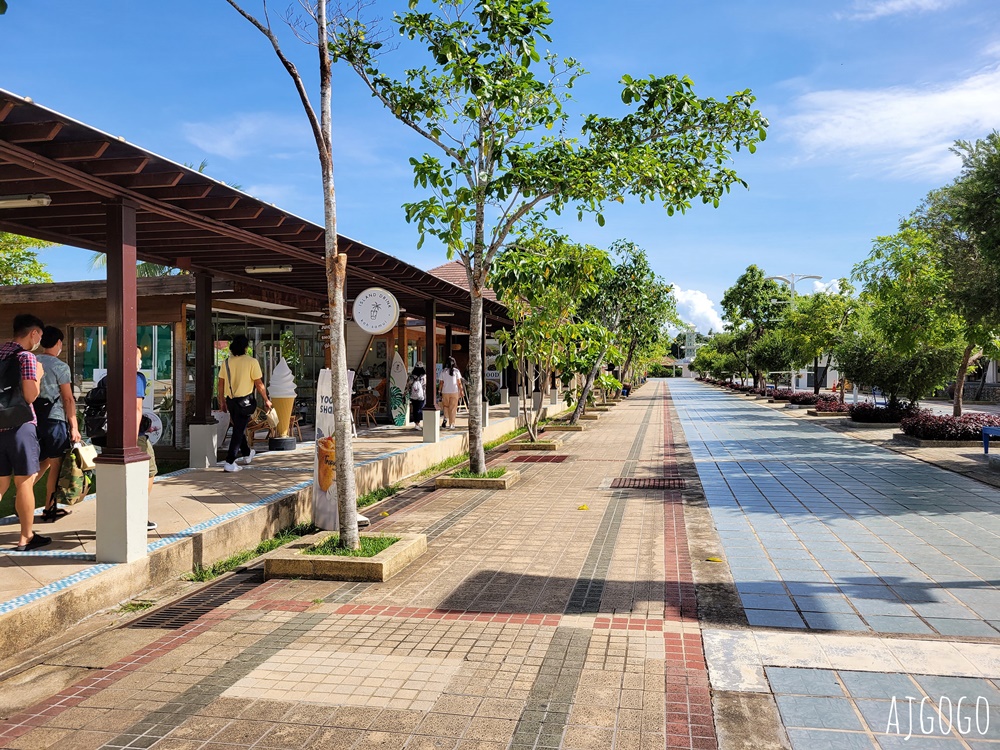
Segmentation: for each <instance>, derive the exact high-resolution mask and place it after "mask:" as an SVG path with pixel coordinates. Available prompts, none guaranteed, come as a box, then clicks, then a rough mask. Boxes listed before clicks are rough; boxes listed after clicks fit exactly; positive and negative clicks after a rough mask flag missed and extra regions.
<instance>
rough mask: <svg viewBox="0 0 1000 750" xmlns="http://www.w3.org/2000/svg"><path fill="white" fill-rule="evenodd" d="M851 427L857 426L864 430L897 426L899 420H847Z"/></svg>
mask: <svg viewBox="0 0 1000 750" xmlns="http://www.w3.org/2000/svg"><path fill="white" fill-rule="evenodd" d="M849 424H850V426H851V427H858V428H861V429H864V430H875V429H886V428H888V427H899V422H855V421H854V420H853V419H852V420H850V422H849Z"/></svg>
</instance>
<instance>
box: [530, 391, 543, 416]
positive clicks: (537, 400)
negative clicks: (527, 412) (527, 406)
mask: <svg viewBox="0 0 1000 750" xmlns="http://www.w3.org/2000/svg"><path fill="white" fill-rule="evenodd" d="M531 405H532V407H533V408H534V410H535V411H538V410H539V409H541V408H542V392H541V391H535V392H534V393H532V394H531Z"/></svg>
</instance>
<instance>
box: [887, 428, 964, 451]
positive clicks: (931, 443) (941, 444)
mask: <svg viewBox="0 0 1000 750" xmlns="http://www.w3.org/2000/svg"><path fill="white" fill-rule="evenodd" d="M892 439H893V442H896V443H902V444H903V445H912V446H914V447H915V448H982V447H983V441H982V440H922V439H920V438H915V437H910V436H909V435H905V434H903V433H902V432H897V433H895V434H894V435H893V436H892Z"/></svg>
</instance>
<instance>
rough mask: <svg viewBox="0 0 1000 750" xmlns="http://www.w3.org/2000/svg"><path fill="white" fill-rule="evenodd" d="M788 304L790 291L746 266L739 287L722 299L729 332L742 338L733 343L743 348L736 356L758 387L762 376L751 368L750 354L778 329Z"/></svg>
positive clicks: (728, 291)
mask: <svg viewBox="0 0 1000 750" xmlns="http://www.w3.org/2000/svg"><path fill="white" fill-rule="evenodd" d="M788 302H789V295H788V290H787V289H786V288H784V287H782V286H780V285H779V284H778V282H776V281H774V280H773V279H768V278H766V277H765V276H764V271H763V270H761V269H760V268H758V267H757V266H756V265H755V264H751V265H749V266H747V269H746V271H744V272H743V273H742V275H741V276H740V277H739V278H738V279H737V280H736V283H735V284H733V285H732V286H731V287H729V288H728V289H727V290H726V292H725V294H723V295H722V310H723V312H724V313H725V317H726V330H728V331H733V332H735V333H738V334H741V335H739V336H737V337H736V338H735V339H734V340H733V345H734V346H736V345H740V346H741V347H742V348H741V349H735V350H734V352H733V353H734V354H737V356H740V357H742V359H743V361H744V362H745V363H746V364H747V369H748V370H750V372H751V375H752V376H753V383H754V385H755V386H757V385H759V384H760V377H761V372H760V370H759V369H757V368H754V367H752V366H751V364H750V352H751V350H752V348H753V345H754V344H755V343H756V342H757V340H758V339H759V338H760V337H761V336H763V335H764V333H765V331H768V330H771V329H773V328H776V327H778V325H779V324H780V321H781V318H782V316H783V315H784V313H785V310H784V306H786V305H787V303H788Z"/></svg>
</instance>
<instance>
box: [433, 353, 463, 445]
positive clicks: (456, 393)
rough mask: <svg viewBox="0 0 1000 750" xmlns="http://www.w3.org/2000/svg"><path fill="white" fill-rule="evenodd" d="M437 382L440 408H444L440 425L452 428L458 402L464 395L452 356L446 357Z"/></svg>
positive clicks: (459, 375) (460, 376)
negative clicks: (439, 393)
mask: <svg viewBox="0 0 1000 750" xmlns="http://www.w3.org/2000/svg"><path fill="white" fill-rule="evenodd" d="M438 383H439V384H440V386H441V408H442V409H443V410H444V422H443V423H442V424H441V426H442V427H443V428H445V429H448V430H454V429H455V418H456V417H457V416H458V402H459V401H460V400H461V399H462V397H463V396H464V395H465V384H464V383H463V382H462V372H461V370H459V369H458V368H457V367H455V358H454V357H448V360H447V363H446V365H445V367H444V369H442V370H441V374H440V375H439V376H438Z"/></svg>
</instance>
